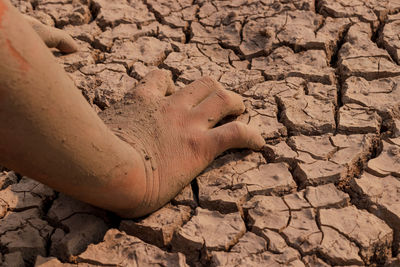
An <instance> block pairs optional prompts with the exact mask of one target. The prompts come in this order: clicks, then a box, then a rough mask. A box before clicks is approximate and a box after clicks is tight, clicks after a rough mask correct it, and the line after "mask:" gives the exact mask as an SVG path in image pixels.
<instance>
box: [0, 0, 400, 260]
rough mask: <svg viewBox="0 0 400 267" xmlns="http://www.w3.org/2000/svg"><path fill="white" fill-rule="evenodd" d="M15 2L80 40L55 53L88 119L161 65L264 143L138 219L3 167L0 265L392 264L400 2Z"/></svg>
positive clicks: (398, 219)
mask: <svg viewBox="0 0 400 267" xmlns="http://www.w3.org/2000/svg"><path fill="white" fill-rule="evenodd" d="M12 2H14V4H15V5H16V6H17V7H18V8H19V9H20V10H21V12H24V13H28V14H31V15H33V16H35V17H37V18H39V19H40V20H41V21H42V22H44V23H46V24H49V25H55V26H56V27H59V28H63V29H64V30H66V31H68V32H69V33H70V34H71V35H73V36H74V37H75V38H76V40H79V45H80V52H79V53H75V54H72V55H60V54H56V55H57V57H58V60H59V62H60V64H63V65H64V67H65V70H66V71H67V72H68V73H69V74H70V76H71V78H72V79H73V80H74V81H75V82H76V85H77V87H78V88H79V89H80V90H81V91H82V94H83V95H84V96H85V98H86V99H87V100H88V101H89V102H90V103H91V104H92V105H93V108H95V109H96V110H97V111H99V110H101V109H105V108H107V107H108V106H109V105H110V104H112V103H114V102H115V101H118V100H119V99H121V98H122V97H123V96H124V94H125V93H126V92H128V91H129V90H131V89H132V87H134V85H135V84H136V83H137V82H138V80H140V79H141V78H142V77H143V76H144V75H145V74H146V73H147V72H148V71H149V70H151V69H154V68H157V67H158V68H163V69H168V70H171V71H172V73H173V74H174V79H175V81H176V84H177V86H179V87H182V86H184V85H185V84H188V83H190V82H192V81H194V80H195V79H197V78H199V77H201V76H202V75H210V76H211V77H214V78H215V79H217V80H219V81H220V82H221V83H223V84H224V85H225V86H226V87H227V88H229V89H230V90H233V91H236V92H239V93H240V94H241V95H243V96H244V98H245V101H246V106H247V112H246V114H244V115H243V116H241V117H240V118H239V119H240V120H242V121H245V122H247V123H249V124H252V125H254V126H256V127H259V128H260V130H261V131H262V133H263V135H264V137H265V138H266V139H267V140H268V143H269V144H268V146H267V148H266V149H265V151H263V153H255V152H250V151H231V152H229V153H226V154H225V155H223V156H221V157H220V158H218V159H217V160H216V161H215V162H214V163H213V164H212V166H210V167H209V168H208V169H207V170H206V171H205V172H204V173H203V174H202V175H200V176H199V177H197V179H196V180H195V181H194V182H193V183H192V185H191V186H188V187H187V188H185V190H184V191H183V192H182V193H181V194H180V195H179V196H177V197H176V198H175V199H174V200H173V201H172V202H171V204H169V205H167V206H166V207H164V208H162V209H161V210H159V211H158V212H156V213H154V214H152V215H151V216H149V217H147V218H144V219H142V220H121V219H120V218H118V217H116V216H114V215H112V214H110V213H107V212H104V211H102V210H99V209H96V208H94V207H91V206H88V205H86V204H84V203H80V202H77V201H75V200H72V199H70V198H68V197H66V196H65V195H63V194H61V193H58V192H55V191H53V190H51V189H49V188H47V187H46V186H43V185H41V184H38V183H36V182H34V181H32V180H30V179H29V178H26V177H21V176H20V175H18V174H16V173H14V172H13V171H8V170H4V172H2V173H1V174H0V188H1V191H0V218H1V219H0V247H1V250H0V252H1V254H0V262H3V265H4V266H24V265H27V266H34V265H35V264H36V266H43V267H45V266H46V267H47V266H149V265H151V266H153V265H160V266H186V264H188V265H190V266H201V265H204V266H209V265H212V266H331V265H334V266H364V265H373V266H374V265H386V266H400V258H396V256H397V255H398V252H399V246H400V88H399V84H400V66H399V64H400V37H399V36H400V13H398V12H399V11H400V1H399V0H391V1H389V0H366V1H361V0H337V1H333V0H316V1H314V0H294V1H286V0H280V1H278V0H275V1H273V0H259V1H252V0H232V1H221V0H220V1H212V0H194V1H193V0H179V1H178V0H175V1H174V0H161V1H158V0H113V1H110V0H80V1H79V0H72V1H71V0H34V1H29V0H25V1H18V0H13V1H12ZM61 262H64V263H65V264H63V263H61ZM67 263H69V264H67ZM12 264H14V265H12Z"/></svg>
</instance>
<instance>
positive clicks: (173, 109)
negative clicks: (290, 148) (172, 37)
mask: <svg viewBox="0 0 400 267" xmlns="http://www.w3.org/2000/svg"><path fill="white" fill-rule="evenodd" d="M172 91H173V83H172V81H171V78H170V76H169V75H168V74H167V73H166V72H163V71H156V72H153V73H151V74H150V75H149V76H148V77H147V79H146V78H145V79H144V81H143V82H142V83H141V84H140V85H139V86H138V87H137V88H135V90H134V91H132V93H131V94H130V95H128V96H127V97H126V99H125V101H124V102H123V103H119V104H117V105H115V106H113V107H112V108H110V109H109V110H107V111H106V112H104V113H103V114H101V117H102V119H103V120H104V121H105V122H106V124H107V125H108V126H106V124H104V123H103V121H102V120H101V119H100V118H99V116H98V115H97V114H96V113H95V112H94V111H93V110H92V109H91V107H90V106H89V104H88V103H87V102H86V101H85V100H84V98H83V97H82V95H81V93H80V92H79V91H78V90H77V89H76V88H75V86H74V84H73V82H72V81H71V80H70V79H69V77H68V76H67V75H66V73H65V72H64V71H63V69H62V68H61V66H59V65H58V64H57V63H56V62H55V60H54V58H53V56H52V54H51V53H50V52H49V50H48V49H47V48H46V46H45V45H44V44H43V42H42V41H41V40H40V38H39V36H38V35H37V34H36V33H35V32H34V31H33V30H32V28H31V27H30V26H29V25H28V23H27V22H26V21H25V20H24V19H22V16H21V15H20V14H19V13H18V12H17V11H16V9H14V8H13V7H12V6H11V4H10V3H9V2H8V1H6V0H0V125H1V127H0V162H1V164H3V165H5V166H6V167H8V168H11V169H14V170H16V171H18V172H20V173H23V174H24V175H27V176H30V177H32V178H34V179H37V180H38V181H41V182H43V183H45V184H47V185H49V186H50V187H52V188H54V189H56V190H58V191H61V192H64V193H67V194H69V195H71V196H73V197H75V198H77V199H80V200H82V201H86V202H88V203H91V204H93V205H96V206H100V207H102V208H105V209H109V210H112V211H114V212H117V213H118V214H120V215H122V216H124V217H135V216H140V215H144V214H146V213H149V212H151V211H153V210H155V209H157V208H159V207H160V206H161V205H163V204H165V203H166V202H167V201H169V200H170V199H171V198H172V197H174V195H175V194H177V193H178V192H179V190H181V189H182V188H183V187H184V186H185V185H187V184H188V183H189V182H190V181H191V180H192V179H193V178H194V177H195V176H196V175H197V174H198V173H199V172H201V170H202V169H204V168H205V167H206V166H207V165H208V164H209V163H210V162H211V161H212V160H213V159H214V158H215V157H216V156H217V155H218V154H220V153H221V152H223V151H224V150H226V149H229V148H234V147H237V148H239V147H250V148H254V149H258V148H260V147H262V146H263V144H264V140H263V139H262V138H261V136H260V135H259V134H258V133H257V132H255V131H254V130H252V129H250V128H248V127H247V126H246V125H244V124H240V123H237V122H233V123H229V124H226V125H223V126H220V127H216V128H214V126H215V124H216V123H217V122H218V121H219V120H220V119H222V118H223V117H224V116H226V115H229V114H240V113H241V112H243V111H244V106H243V103H242V100H241V98H240V96H238V95H236V94H234V93H232V92H229V91H226V90H224V89H223V88H221V86H220V85H219V84H218V83H217V82H215V81H213V80H211V79H209V78H204V79H201V80H199V81H197V82H195V83H193V84H191V85H189V86H188V87H187V88H185V89H183V90H181V91H179V92H178V93H176V94H172V95H171V96H166V95H169V94H170V93H171V92H172ZM110 128H111V129H112V130H113V131H111V130H110ZM114 133H117V135H118V137H117V135H115V134H114Z"/></svg>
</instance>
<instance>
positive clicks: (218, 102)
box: [193, 89, 245, 128]
mask: <svg viewBox="0 0 400 267" xmlns="http://www.w3.org/2000/svg"><path fill="white" fill-rule="evenodd" d="M244 109H245V107H244V104H243V101H242V97H241V96H240V95H238V94H236V93H233V92H231V91H228V90H225V89H223V90H221V89H219V90H217V91H214V92H213V93H211V94H210V95H209V96H208V97H207V98H206V99H204V100H203V101H202V102H201V103H200V104H199V105H197V106H196V107H194V108H193V113H194V116H195V117H196V118H197V119H198V120H199V123H201V124H203V125H207V127H209V128H211V127H214V126H215V125H216V124H217V123H218V122H219V121H220V120H221V119H223V118H224V117H226V116H228V115H240V114H241V113H243V112H244Z"/></svg>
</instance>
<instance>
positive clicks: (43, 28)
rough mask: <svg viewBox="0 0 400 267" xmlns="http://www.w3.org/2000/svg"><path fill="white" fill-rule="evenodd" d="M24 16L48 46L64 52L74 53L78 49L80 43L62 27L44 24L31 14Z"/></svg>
mask: <svg viewBox="0 0 400 267" xmlns="http://www.w3.org/2000/svg"><path fill="white" fill-rule="evenodd" d="M23 16H24V18H25V20H26V21H27V22H28V23H29V24H30V25H31V26H32V28H33V29H34V30H35V32H36V33H37V34H38V35H39V36H40V38H41V39H42V40H43V42H44V43H45V44H46V45H47V47H49V48H57V49H58V50H60V52H63V53H73V52H76V51H77V50H78V45H77V44H76V42H75V41H74V39H73V38H72V37H71V36H70V35H69V34H68V33H66V32H64V31H62V30H60V29H57V28H54V27H50V26H47V25H44V24H42V23H41V22H40V21H38V20H37V19H35V18H32V17H30V16H27V15H23Z"/></svg>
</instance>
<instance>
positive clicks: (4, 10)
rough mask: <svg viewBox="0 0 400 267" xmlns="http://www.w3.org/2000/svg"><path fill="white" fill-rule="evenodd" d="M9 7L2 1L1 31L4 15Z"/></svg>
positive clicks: (0, 5)
mask: <svg viewBox="0 0 400 267" xmlns="http://www.w3.org/2000/svg"><path fill="white" fill-rule="evenodd" d="M7 9H8V8H7V6H6V4H4V2H3V0H0V29H1V28H2V21H3V16H4V13H5V12H6V11H7Z"/></svg>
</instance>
